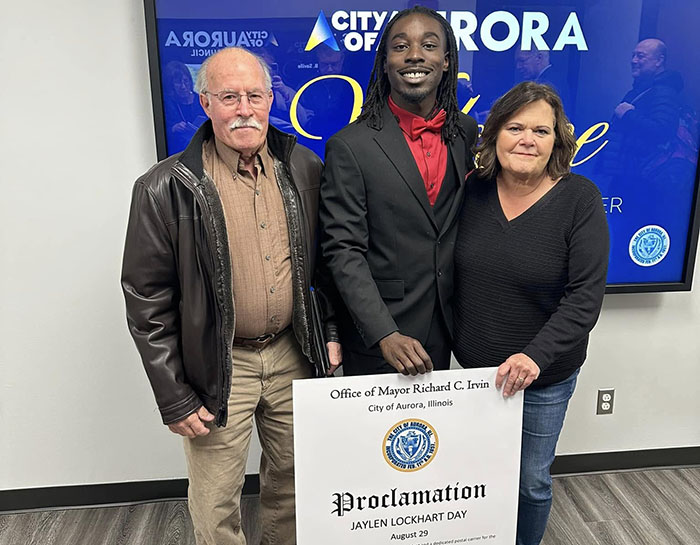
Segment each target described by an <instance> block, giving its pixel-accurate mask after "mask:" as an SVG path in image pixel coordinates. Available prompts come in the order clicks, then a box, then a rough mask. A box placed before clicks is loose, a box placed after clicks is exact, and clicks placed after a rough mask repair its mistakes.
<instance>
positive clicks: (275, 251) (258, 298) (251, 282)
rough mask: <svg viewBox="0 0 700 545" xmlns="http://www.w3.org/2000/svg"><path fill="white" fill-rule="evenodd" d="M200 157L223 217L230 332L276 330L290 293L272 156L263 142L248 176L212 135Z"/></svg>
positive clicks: (283, 321)
mask: <svg viewBox="0 0 700 545" xmlns="http://www.w3.org/2000/svg"><path fill="white" fill-rule="evenodd" d="M202 160H203V162H204V168H205V170H206V171H207V173H208V174H209V175H210V176H211V178H212V180H213V181H214V184H215V185H216V188H217V190H218V192H219V197H220V198H221V204H222V205H223V209H224V217H225V219H226V231H227V234H228V243H229V249H230V253H231V270H232V272H233V275H232V276H233V301H234V307H235V312H236V331H235V336H236V337H247V338H253V337H258V336H260V335H264V334H266V333H277V332H279V331H281V330H283V329H284V328H286V327H288V326H289V325H290V324H291V322H292V305H293V295H292V269H291V255H290V249H289V231H288V229H287V216H286V214H285V210H284V204H283V201H282V195H281V193H280V190H279V186H278V185H277V179H276V178H275V170H274V160H273V158H272V155H270V152H269V150H268V149H267V144H264V145H263V147H262V148H261V149H260V151H259V152H258V154H257V155H256V157H255V169H254V170H255V174H256V175H255V176H253V175H252V174H251V173H250V172H249V171H247V170H245V169H244V168H243V162H242V161H241V158H240V154H239V153H238V152H237V151H235V150H233V149H231V148H229V147H228V146H226V145H225V144H223V143H222V142H220V141H218V140H216V139H212V140H210V141H209V142H207V143H206V144H205V145H204V147H203V149H202Z"/></svg>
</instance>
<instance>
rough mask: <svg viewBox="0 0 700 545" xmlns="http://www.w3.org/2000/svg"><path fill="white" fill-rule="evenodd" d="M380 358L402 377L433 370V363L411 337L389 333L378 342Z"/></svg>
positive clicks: (417, 342)
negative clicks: (380, 352)
mask: <svg viewBox="0 0 700 545" xmlns="http://www.w3.org/2000/svg"><path fill="white" fill-rule="evenodd" d="M379 348H380V350H381V351H382V356H383V357H384V359H385V360H386V361H387V362H388V363H389V365H391V366H392V367H394V368H396V370H397V371H398V372H399V373H401V374H402V375H417V374H418V373H420V374H421V375H422V374H423V373H428V372H430V371H432V370H433V362H432V360H431V359H430V356H428V353H427V352H426V351H425V349H424V348H423V345H421V343H420V342H419V341H418V340H417V339H414V338H413V337H407V336H406V335H401V333H399V332H398V331H394V332H393V333H390V334H389V335H387V336H386V337H384V338H383V339H382V340H381V341H379Z"/></svg>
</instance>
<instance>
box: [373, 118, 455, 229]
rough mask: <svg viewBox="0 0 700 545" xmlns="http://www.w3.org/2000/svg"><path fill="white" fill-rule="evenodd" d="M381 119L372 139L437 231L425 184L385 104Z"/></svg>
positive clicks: (404, 138)
mask: <svg viewBox="0 0 700 545" xmlns="http://www.w3.org/2000/svg"><path fill="white" fill-rule="evenodd" d="M383 121H384V123H383V126H382V129H381V130H380V131H379V132H377V134H376V136H375V137H374V140H375V141H376V142H377V144H378V145H379V147H380V148H382V151H383V152H384V153H385V154H386V156H387V158H388V159H389V161H391V162H392V164H393V165H394V168H396V170H397V171H398V173H399V175H400V176H401V178H402V179H403V181H404V182H405V183H406V185H407V186H408V188H409V189H410V190H411V193H412V194H413V196H414V198H415V199H416V200H417V201H418V203H419V204H420V206H421V207H422V208H423V211H424V212H425V214H426V216H428V219H429V220H430V223H431V224H432V225H433V228H434V229H435V230H436V231H437V230H438V226H437V224H436V223H435V215H434V214H433V209H432V207H431V206H430V202H429V201H428V193H427V192H426V190H425V184H424V183H423V178H422V176H421V175H420V171H419V170H418V166H417V165H416V160H415V159H414V158H413V154H411V150H410V149H409V147H408V144H407V143H406V137H405V136H404V135H403V133H402V132H401V128H400V127H399V124H398V123H397V122H396V119H395V118H394V115H393V114H392V113H391V110H389V107H388V106H386V105H385V106H384V110H383ZM462 177H464V174H462Z"/></svg>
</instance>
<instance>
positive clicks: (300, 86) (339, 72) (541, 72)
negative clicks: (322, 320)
mask: <svg viewBox="0 0 700 545" xmlns="http://www.w3.org/2000/svg"><path fill="white" fill-rule="evenodd" d="M414 3H415V2H408V4H409V5H413V4H414ZM420 3H421V4H423V5H426V6H428V7H431V8H434V9H436V10H438V11H439V12H440V13H442V14H443V15H444V16H445V18H446V19H447V20H448V21H449V22H450V24H451V26H452V28H453V30H454V32H455V36H456V38H457V43H458V47H459V70H460V81H459V87H458V98H459V101H460V105H461V106H462V108H463V111H464V112H465V113H468V114H469V115H471V116H473V117H474V118H475V119H476V120H477V121H478V122H479V123H480V124H483V122H484V121H485V119H486V117H487V115H488V112H489V108H490V105H491V104H493V102H494V101H495V100H496V99H497V98H498V97H499V96H501V95H502V94H503V93H505V92H506V91H507V90H508V89H510V88H511V87H512V86H513V85H514V84H516V83H518V82H519V81H523V80H526V79H527V80H536V81H540V82H543V83H548V84H550V85H552V86H553V87H555V88H556V89H557V90H558V92H559V94H560V96H561V98H562V101H563V103H564V106H565V109H566V113H567V116H568V117H569V120H570V121H571V124H572V125H573V127H574V130H575V135H576V137H577V142H578V146H579V148H578V151H577V154H576V156H575V158H574V160H573V162H572V170H573V171H574V172H576V173H579V174H582V175H584V176H587V177H588V178H590V179H591V180H593V181H594V182H595V183H596V184H598V186H599V187H600V190H601V192H602V194H603V202H604V205H605V209H606V213H607V218H608V223H609V226H610V233H611V257H610V267H609V273H608V284H609V285H611V286H615V285H629V284H635V285H640V286H643V285H645V284H647V285H649V284H674V283H676V284H678V283H683V282H686V287H689V286H687V274H689V273H688V268H689V267H688V266H687V264H688V260H689V259H691V256H690V254H691V252H694V251H695V248H691V243H690V239H691V236H692V233H693V232H694V230H696V229H697V226H694V225H692V218H693V215H694V211H695V201H696V200H697V187H696V186H697V180H696V170H697V159H698V132H699V129H698V113H697V112H698V111H700V73H699V72H698V71H697V70H696V69H695V66H696V63H695V62H694V60H695V55H696V54H697V53H696V52H697V51H698V50H700V32H698V30H697V29H698V26H700V4H699V3H697V2H696V1H695V0H673V1H668V2H658V1H655V0H618V1H615V2H601V1H598V0H595V1H594V0H579V1H574V0H569V1H566V0H560V1H557V0H538V1H537V2H534V1H511V2H501V1H495V0H479V1H477V0H466V1H465V0H456V1H447V0H440V1H429V0H426V1H425V2H420ZM200 4H201V5H200ZM237 4H239V3H233V2H209V3H199V2H191V1H189V0H157V1H156V3H155V14H156V29H157V32H156V39H157V44H158V55H159V62H160V73H161V82H162V88H161V89H160V90H159V92H161V93H162V98H163V115H164V120H165V127H164V129H165V139H166V144H167V153H168V154H173V153H176V152H178V151H181V150H182V149H184V147H185V146H186V145H187V143H188V142H189V140H190V138H191V137H192V135H193V134H194V132H195V131H196V129H197V128H198V127H199V125H201V123H202V122H204V120H206V115H205V113H204V111H203V110H202V108H201V106H200V105H199V97H198V96H197V95H196V93H194V92H193V90H192V89H193V82H194V79H195V76H196V73H197V70H198V69H199V66H200V65H201V63H202V62H203V60H204V59H205V58H206V57H207V56H209V55H211V54H212V53H214V52H215V51H217V50H218V49H221V48H222V47H227V46H232V45H235V46H242V47H246V48H248V49H251V50H253V51H254V52H256V53H258V54H259V55H261V56H262V57H263V58H264V59H265V60H266V61H267V62H268V64H269V65H270V67H271V73H272V80H273V91H274V98H275V100H274V103H273V107H272V111H271V113H270V120H271V123H272V124H274V125H275V126H277V127H278V128H280V129H282V130H284V131H286V132H290V133H293V134H296V136H297V137H298V139H299V141H300V142H301V143H302V144H304V145H306V146H307V147H309V148H311V149H312V150H314V151H315V152H316V153H317V154H318V155H319V156H321V157H323V155H324V146H325V142H326V140H327V139H328V137H329V136H331V135H332V134H333V133H335V132H336V131H338V130H339V129H340V128H342V127H343V126H345V125H346V124H347V123H349V122H351V121H352V120H354V118H355V117H356V116H357V115H358V114H359V112H360V107H361V105H362V101H363V98H364V90H365V88H366V85H367V81H368V79H369V74H370V71H371V69H372V65H373V62H374V54H375V49H376V46H377V44H378V42H379V37H380V36H381V32H382V30H383V28H384V27H385V26H386V23H387V21H388V20H390V18H391V16H392V13H393V12H395V11H397V10H401V9H404V8H406V7H407V2H406V1H403V2H401V1H381V0H376V1H374V2H360V1H351V0H347V1H345V2H337V1H331V2H328V1H326V2H318V1H309V0H300V1H298V2H294V3H291V2H289V3H286V4H282V3H280V2H262V3H258V4H255V3H247V5H246V6H245V7H241V6H240V5H237ZM671 289H673V288H671ZM676 289H677V288H676Z"/></svg>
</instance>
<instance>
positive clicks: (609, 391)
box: [595, 388, 615, 414]
mask: <svg viewBox="0 0 700 545" xmlns="http://www.w3.org/2000/svg"><path fill="white" fill-rule="evenodd" d="M614 401H615V388H605V389H604V390H598V404H597V405H596V411H595V414H612V412H613V403H614Z"/></svg>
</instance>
